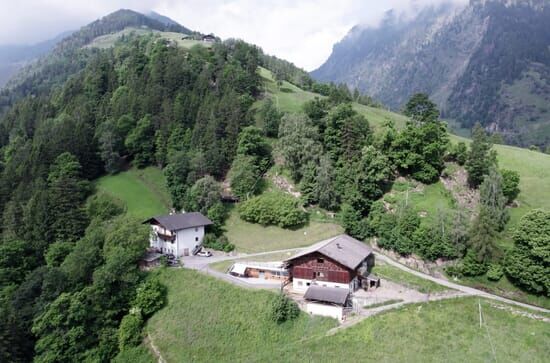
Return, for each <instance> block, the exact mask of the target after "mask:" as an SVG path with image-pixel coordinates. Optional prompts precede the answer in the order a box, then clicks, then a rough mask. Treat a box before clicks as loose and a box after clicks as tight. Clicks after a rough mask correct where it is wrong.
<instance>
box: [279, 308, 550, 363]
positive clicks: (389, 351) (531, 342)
mask: <svg viewBox="0 0 550 363" xmlns="http://www.w3.org/2000/svg"><path fill="white" fill-rule="evenodd" d="M478 302H480V304H481V311H482V317H483V323H482V326H481V327H480V325H479V309H478ZM549 339H550V329H548V323H544V322H541V321H535V320H531V319H529V318H525V317H519V316H515V315H512V314H511V313H509V312H507V311H502V310H499V309H496V308H494V307H492V306H491V303H490V302H488V301H485V300H478V299H476V298H461V299H452V300H446V301H440V302H431V303H425V304H415V305H408V306H406V307H403V308H401V309H399V310H397V311H389V312H386V313H384V314H381V315H377V316H374V317H372V318H369V319H366V320H364V321H363V322H361V323H359V324H357V325H355V326H352V327H350V328H348V329H345V330H343V331H341V332H340V333H338V334H336V335H334V336H330V337H326V338H324V339H318V340H311V341H309V342H306V343H305V344H299V345H292V346H291V347H290V348H292V349H289V350H288V351H287V352H286V356H282V357H281V360H282V361H288V362H298V361H300V359H303V357H304V356H307V357H308V358H307V359H308V360H309V361H312V362H317V361H319V362H336V361H342V359H343V357H345V361H348V362H354V361H356V362H357V361H358V362H366V361H367V362H490V361H499V362H533V363H534V362H546V361H547V359H548V354H550V345H549V344H548V340H549ZM300 352H303V353H302V354H300Z"/></svg>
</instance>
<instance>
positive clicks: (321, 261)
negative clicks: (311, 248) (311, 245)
mask: <svg viewBox="0 0 550 363" xmlns="http://www.w3.org/2000/svg"><path fill="white" fill-rule="evenodd" d="M317 263H325V259H324V258H318V259H317Z"/></svg>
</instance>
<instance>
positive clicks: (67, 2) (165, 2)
mask: <svg viewBox="0 0 550 363" xmlns="http://www.w3.org/2000/svg"><path fill="white" fill-rule="evenodd" d="M443 1H444V0H384V1H379V0H338V1H334V0H0V4H1V5H0V9H1V11H0V44H12V43H34V42H38V41H41V40H45V39H49V38H53V37H54V36H56V35H57V34H59V33H61V32H63V31H66V30H70V29H78V28H79V27H80V26H82V25H85V24H87V23H89V22H91V21H93V20H95V19H97V18H99V17H102V16H104V15H106V14H108V13H110V12H113V11H115V10H117V9H120V8H127V9H133V10H136V11H141V12H147V11H149V10H154V11H156V12H158V13H160V14H163V15H166V16H168V17H170V18H172V19H174V20H176V21H177V22H179V23H180V24H182V25H184V26H186V27H188V28H190V29H192V30H198V31H200V32H203V33H211V32H212V33H214V34H216V35H218V36H220V37H222V38H224V39H225V38H229V37H231V38H240V39H243V40H245V41H247V42H250V43H254V44H257V45H259V46H261V47H262V48H263V49H264V50H265V51H266V52H267V53H270V54H274V55H276V56H278V57H281V58H284V59H287V60H289V61H292V62H294V63H295V64H297V65H298V66H300V67H303V68H305V69H306V70H313V69H315V68H316V67H318V66H319V65H321V64H322V63H323V62H324V61H325V60H326V58H327V57H328V56H329V55H330V52H331V50H332V45H333V44H334V43H335V42H337V41H338V40H340V39H341V38H342V37H343V36H344V35H345V34H346V33H347V32H348V31H349V29H351V27H353V26H354V25H356V24H365V25H376V24H377V23H378V22H379V20H380V19H381V17H382V16H383V14H384V12H385V11H387V10H389V9H396V10H400V11H406V12H409V13H410V12H413V11H414V10H415V9H417V8H419V7H421V6H423V5H426V4H433V3H441V2H443ZM453 1H455V2H456V1H458V2H465V1H467V0H453Z"/></svg>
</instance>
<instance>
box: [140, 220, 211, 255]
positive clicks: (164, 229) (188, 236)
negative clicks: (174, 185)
mask: <svg viewBox="0 0 550 363" xmlns="http://www.w3.org/2000/svg"><path fill="white" fill-rule="evenodd" d="M145 223H149V224H150V225H151V240H150V246H151V248H153V249H155V250H157V251H158V252H161V253H171V254H173V255H174V256H176V258H177V257H180V256H189V255H191V254H194V253H196V252H197V251H198V250H199V248H200V246H201V245H202V240H203V238H204V227H206V226H208V225H211V224H212V221H210V220H209V219H208V218H206V217H205V216H203V215H202V214H201V213H197V212H192V213H178V214H170V215H166V216H158V217H153V218H151V219H149V220H147V221H145Z"/></svg>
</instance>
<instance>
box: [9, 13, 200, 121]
mask: <svg viewBox="0 0 550 363" xmlns="http://www.w3.org/2000/svg"><path fill="white" fill-rule="evenodd" d="M157 18H158V16H153V17H150V16H147V15H143V14H141V13H138V12H136V11H133V10H128V9H121V10H117V11H115V12H113V13H111V14H109V15H106V16H104V17H103V18H101V19H98V20H96V21H94V22H92V23H90V24H88V25H86V26H83V27H82V28H80V29H79V30H78V31H75V32H74V33H72V34H71V35H70V36H68V37H65V38H64V39H63V40H61V41H59V42H56V45H55V47H54V48H53V49H51V50H50V51H49V52H46V54H45V55H44V56H43V57H42V58H40V59H39V60H35V61H34V62H30V64H28V65H27V66H25V67H24V68H23V69H21V71H20V72H19V73H18V74H17V75H16V76H14V77H13V78H12V79H11V81H10V82H9V84H7V85H6V87H5V89H4V90H3V92H2V93H0V115H1V113H2V111H5V110H6V109H7V108H8V107H9V106H10V105H12V104H13V103H14V102H15V101H17V100H18V99H21V98H22V97H25V96H27V95H29V94H33V95H35V96H38V95H43V94H47V93H49V92H50V91H51V89H52V88H53V87H54V86H59V85H61V84H62V83H63V82H64V81H66V80H67V78H68V77H69V76H70V75H72V74H75V73H77V72H78V71H80V70H82V69H83V68H84V67H85V65H86V62H87V60H88V59H89V57H90V56H92V55H93V54H94V51H93V50H89V49H83V47H85V46H86V45H88V44H90V43H91V42H93V41H94V40H95V39H97V38H98V37H101V36H106V35H109V34H113V33H117V32H121V31H123V30H124V29H127V28H138V29H147V30H151V31H159V32H173V33H177V34H185V35H188V34H191V33H192V32H191V31H190V30H189V29H187V28H186V27H184V26H182V25H180V24H177V23H175V22H173V21H170V22H169V21H167V20H166V19H167V18H166V19H164V18H162V19H160V20H157Z"/></svg>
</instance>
